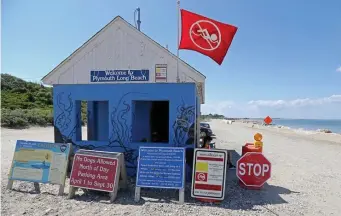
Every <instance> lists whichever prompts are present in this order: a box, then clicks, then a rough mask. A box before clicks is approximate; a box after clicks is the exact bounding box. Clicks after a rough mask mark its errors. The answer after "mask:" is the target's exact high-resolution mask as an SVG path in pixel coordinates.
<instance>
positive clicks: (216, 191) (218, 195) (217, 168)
mask: <svg viewBox="0 0 341 216" xmlns="http://www.w3.org/2000/svg"><path fill="white" fill-rule="evenodd" d="M226 168H227V151H226V150H221V149H195V150H194V166H193V178H192V190H191V192H192V193H191V195H192V197H194V198H209V199H215V200H223V199H224V196H225V180H226Z"/></svg>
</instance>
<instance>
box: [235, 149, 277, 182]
mask: <svg viewBox="0 0 341 216" xmlns="http://www.w3.org/2000/svg"><path fill="white" fill-rule="evenodd" d="M236 170H237V176H238V178H239V179H240V180H241V181H242V182H243V183H244V185H246V186H254V187H261V186H263V184H264V183H265V182H266V181H267V180H268V179H269V178H270V176H271V163H270V161H268V159H266V157H265V156H264V155H263V154H262V153H260V152H248V153H246V154H245V155H243V156H242V157H241V158H240V159H239V160H238V161H237V169H236Z"/></svg>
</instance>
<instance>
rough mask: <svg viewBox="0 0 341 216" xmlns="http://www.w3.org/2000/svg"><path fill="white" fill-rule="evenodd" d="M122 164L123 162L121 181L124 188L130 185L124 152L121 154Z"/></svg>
mask: <svg viewBox="0 0 341 216" xmlns="http://www.w3.org/2000/svg"><path fill="white" fill-rule="evenodd" d="M119 160H120V164H121V178H122V181H121V182H120V183H121V184H120V187H122V188H123V189H126V188H127V185H128V180H127V170H126V165H125V160H124V154H121V156H120V158H119Z"/></svg>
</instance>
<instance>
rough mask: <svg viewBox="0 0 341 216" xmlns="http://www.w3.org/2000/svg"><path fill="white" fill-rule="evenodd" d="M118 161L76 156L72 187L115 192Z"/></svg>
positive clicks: (98, 157) (72, 173)
mask: <svg viewBox="0 0 341 216" xmlns="http://www.w3.org/2000/svg"><path fill="white" fill-rule="evenodd" d="M118 167H119V166H118V159H117V158H108V157H102V156H94V155H85V154H77V153H76V154H75V157H74V160H73V166H72V171H71V176H70V185H71V186H74V187H80V188H87V189H91V190H98V191H106V192H113V191H114V188H115V182H116V181H118V179H116V177H117V175H116V174H117V173H118Z"/></svg>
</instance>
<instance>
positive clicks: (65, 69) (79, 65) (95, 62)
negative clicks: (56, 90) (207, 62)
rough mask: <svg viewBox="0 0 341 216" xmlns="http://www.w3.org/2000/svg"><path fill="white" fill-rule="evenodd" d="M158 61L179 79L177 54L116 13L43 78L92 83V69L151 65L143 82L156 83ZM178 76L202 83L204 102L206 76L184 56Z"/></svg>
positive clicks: (47, 81)
mask: <svg viewBox="0 0 341 216" xmlns="http://www.w3.org/2000/svg"><path fill="white" fill-rule="evenodd" d="M155 64H167V82H170V83H174V82H176V76H177V70H176V68H177V58H176V57H175V56H174V55H172V54H170V53H169V52H168V51H167V50H166V49H163V48H162V47H161V46H159V45H158V44H157V43H155V42H154V41H152V40H151V39H150V38H148V37H146V36H145V35H144V34H143V33H141V32H139V31H138V30H137V29H135V28H134V27H133V26H131V25H129V24H128V23H127V22H126V21H124V20H123V19H122V18H120V17H117V18H115V19H114V20H113V21H112V22H111V23H110V24H109V25H107V26H106V27H105V28H103V29H102V30H101V32H99V33H98V34H97V35H96V36H94V37H93V38H92V39H91V40H89V41H88V42H87V43H86V44H84V45H83V46H82V47H81V48H79V49H78V50H77V51H76V52H75V53H73V54H72V55H71V56H70V57H69V58H68V59H66V60H65V61H64V62H63V63H61V64H60V65H59V66H57V67H56V68H55V69H54V70H53V71H51V73H49V74H48V75H47V76H46V77H44V79H43V82H44V83H45V84H47V85H53V84H93V83H91V82H90V71H91V70H115V69H119V70H124V69H149V81H141V82H150V83H153V82H155ZM179 77H180V82H196V83H199V82H200V83H203V87H202V93H199V94H201V95H202V98H201V102H202V103H204V95H205V94H204V92H205V77H204V76H203V75H202V74H200V73H199V72H197V71H195V70H194V69H193V68H191V67H190V66H188V65H186V64H185V63H183V62H182V61H181V60H179ZM110 83H115V82H110ZM117 83H120V84H121V83H122V82H117ZM124 83H127V82H124ZM134 83H138V82H137V81H135V82H134ZM96 84H98V83H96Z"/></svg>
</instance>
